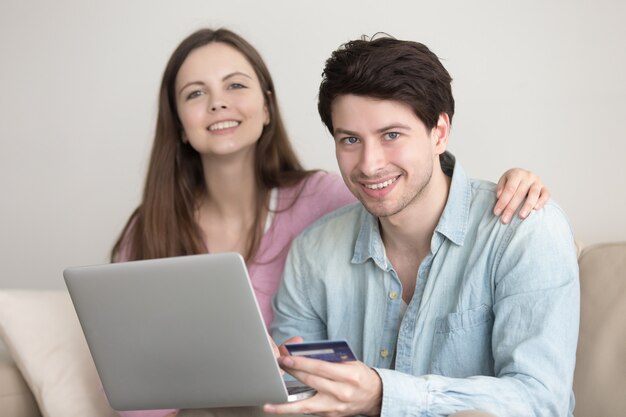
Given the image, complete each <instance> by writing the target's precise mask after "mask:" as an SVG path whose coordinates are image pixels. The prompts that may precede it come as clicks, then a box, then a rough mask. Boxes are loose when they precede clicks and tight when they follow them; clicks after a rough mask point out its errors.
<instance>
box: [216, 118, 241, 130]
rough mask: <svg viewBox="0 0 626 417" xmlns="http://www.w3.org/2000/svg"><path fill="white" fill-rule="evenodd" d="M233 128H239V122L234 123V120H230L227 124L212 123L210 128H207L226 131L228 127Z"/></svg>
mask: <svg viewBox="0 0 626 417" xmlns="http://www.w3.org/2000/svg"><path fill="white" fill-rule="evenodd" d="M235 126H239V122H236V121H234V120H230V121H228V122H219V123H214V124H212V125H211V126H209V130H221V129H228V128H230V127H235Z"/></svg>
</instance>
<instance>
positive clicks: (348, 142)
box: [341, 136, 359, 145]
mask: <svg viewBox="0 0 626 417" xmlns="http://www.w3.org/2000/svg"><path fill="white" fill-rule="evenodd" d="M341 141H342V142H343V143H345V144H346V145H354V144H355V143H358V142H359V139H358V138H355V137H354V136H349V137H347V138H343V139H341Z"/></svg>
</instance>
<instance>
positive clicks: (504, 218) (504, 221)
mask: <svg viewBox="0 0 626 417" xmlns="http://www.w3.org/2000/svg"><path fill="white" fill-rule="evenodd" d="M509 220H511V218H510V217H509V215H508V214H505V215H504V216H502V223H504V224H509Z"/></svg>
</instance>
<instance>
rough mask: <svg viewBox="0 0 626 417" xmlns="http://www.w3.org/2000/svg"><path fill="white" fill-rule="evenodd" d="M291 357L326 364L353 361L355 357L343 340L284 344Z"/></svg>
mask: <svg viewBox="0 0 626 417" xmlns="http://www.w3.org/2000/svg"><path fill="white" fill-rule="evenodd" d="M285 348H286V349H287V351H288V352H289V354H290V355H291V356H306V357H307V358H313V359H321V360H323V361H328V362H347V361H355V360H357V359H356V356H355V355H354V353H353V352H352V349H350V346H349V345H348V342H347V341H345V340H323V341H318V342H304V343H285Z"/></svg>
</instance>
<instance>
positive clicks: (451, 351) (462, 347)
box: [430, 304, 494, 378]
mask: <svg viewBox="0 0 626 417" xmlns="http://www.w3.org/2000/svg"><path fill="white" fill-rule="evenodd" d="M492 329H493V312H492V311H491V308H490V307H489V306H487V305H486V304H481V305H480V306H479V307H476V308H473V309H470V310H465V311H461V312H456V313H451V314H448V315H446V316H444V317H441V318H438V319H437V320H436V321H435V336H434V339H433V349H432V361H431V369H430V373H432V374H437V375H443V376H448V377H453V378H466V377H469V376H472V375H493V374H494V372H493V355H492V352H491V333H492Z"/></svg>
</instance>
